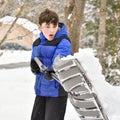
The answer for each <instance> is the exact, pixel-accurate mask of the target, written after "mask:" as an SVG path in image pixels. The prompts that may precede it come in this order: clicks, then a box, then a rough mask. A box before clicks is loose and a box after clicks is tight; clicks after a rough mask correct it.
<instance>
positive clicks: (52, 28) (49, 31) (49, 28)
mask: <svg viewBox="0 0 120 120" xmlns="http://www.w3.org/2000/svg"><path fill="white" fill-rule="evenodd" d="M38 28H39V29H40V30H41V31H42V33H43V35H44V36H45V37H46V38H47V39H48V40H49V41H51V40H53V39H54V36H55V34H56V32H57V31H58V29H59V27H58V24H57V25H54V24H53V23H50V24H46V22H44V23H42V24H41V25H38Z"/></svg>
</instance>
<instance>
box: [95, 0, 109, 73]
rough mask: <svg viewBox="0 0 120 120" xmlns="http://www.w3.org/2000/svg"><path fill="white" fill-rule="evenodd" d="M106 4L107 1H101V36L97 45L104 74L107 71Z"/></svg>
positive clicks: (99, 35)
mask: <svg viewBox="0 0 120 120" xmlns="http://www.w3.org/2000/svg"><path fill="white" fill-rule="evenodd" d="M106 3H107V0H101V7H100V21H99V34H98V44H97V53H98V57H99V60H100V63H101V65H102V68H103V72H104V71H105V66H104V59H103V55H104V44H105V36H106Z"/></svg>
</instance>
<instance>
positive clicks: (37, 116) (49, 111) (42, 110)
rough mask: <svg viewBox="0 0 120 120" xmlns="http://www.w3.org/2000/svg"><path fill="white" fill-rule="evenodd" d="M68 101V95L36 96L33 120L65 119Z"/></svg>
mask: <svg viewBox="0 0 120 120" xmlns="http://www.w3.org/2000/svg"><path fill="white" fill-rule="evenodd" d="M66 103H67V97H66V96H62V97H41V96H36V98H35V102H34V106H33V111H32V116H31V120H64V115H65V110H66Z"/></svg>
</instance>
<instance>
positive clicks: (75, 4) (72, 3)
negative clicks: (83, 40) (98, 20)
mask: <svg viewBox="0 0 120 120" xmlns="http://www.w3.org/2000/svg"><path fill="white" fill-rule="evenodd" d="M85 2H86V0H69V2H68V3H67V5H66V7H65V21H66V24H67V28H68V32H69V37H70V39H71V42H72V46H73V52H77V51H78V49H79V40H80V28H81V24H82V19H83V12H84V7H85Z"/></svg>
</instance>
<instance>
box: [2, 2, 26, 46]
mask: <svg viewBox="0 0 120 120" xmlns="http://www.w3.org/2000/svg"><path fill="white" fill-rule="evenodd" d="M23 6H24V4H23V3H22V4H21V7H20V10H19V12H18V14H17V15H16V18H15V20H14V21H13V23H12V24H11V26H10V27H9V29H8V30H7V32H6V34H5V35H4V37H3V39H2V40H1V41H0V46H1V44H2V43H3V42H4V41H5V39H6V38H7V36H8V34H9V33H10V30H11V29H12V28H13V26H14V24H15V23H16V21H17V20H18V18H19V16H20V15H21V12H22V10H23Z"/></svg>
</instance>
